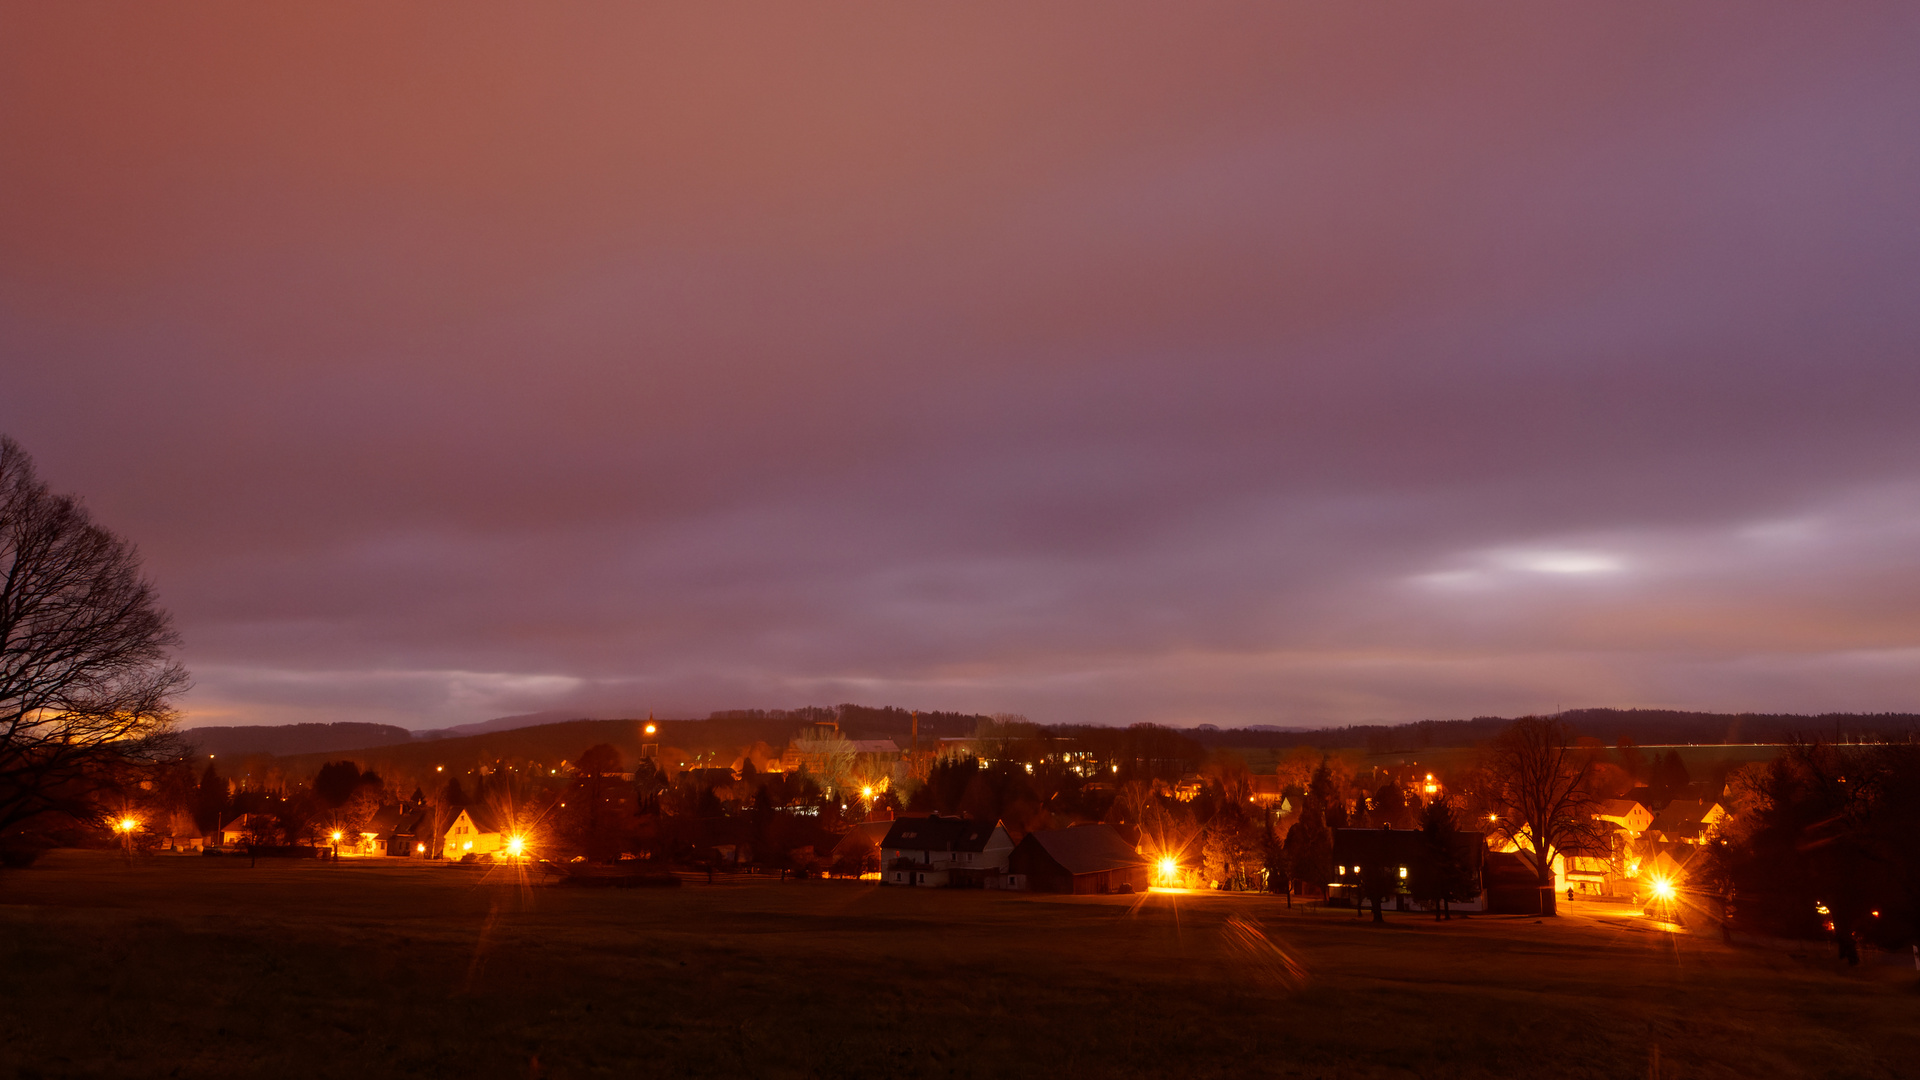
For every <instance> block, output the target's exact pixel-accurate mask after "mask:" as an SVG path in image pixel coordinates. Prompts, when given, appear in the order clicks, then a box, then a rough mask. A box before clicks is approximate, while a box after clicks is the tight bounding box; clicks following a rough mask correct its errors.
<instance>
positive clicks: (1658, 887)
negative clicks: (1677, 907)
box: [1653, 878, 1673, 900]
mask: <svg viewBox="0 0 1920 1080" xmlns="http://www.w3.org/2000/svg"><path fill="white" fill-rule="evenodd" d="M1653 895H1654V896H1656V897H1659V898H1660V899H1661V900H1671V899H1673V882H1671V881H1668V880H1667V879H1666V878H1654V879H1653Z"/></svg>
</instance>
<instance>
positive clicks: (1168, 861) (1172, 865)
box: [1160, 855, 1180, 885]
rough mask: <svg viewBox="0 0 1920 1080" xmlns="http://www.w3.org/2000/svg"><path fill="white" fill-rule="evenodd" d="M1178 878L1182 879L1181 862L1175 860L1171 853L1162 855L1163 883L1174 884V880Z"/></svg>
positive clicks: (1161, 871)
mask: <svg viewBox="0 0 1920 1080" xmlns="http://www.w3.org/2000/svg"><path fill="white" fill-rule="evenodd" d="M1178 880H1180V864H1179V863H1178V862H1177V861H1175V860H1174V857H1173V856H1171V855H1163V856H1161V858H1160V881H1161V883H1162V884H1165V885H1172V884H1173V883H1174V882H1176V881H1178Z"/></svg>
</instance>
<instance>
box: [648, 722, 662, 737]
mask: <svg viewBox="0 0 1920 1080" xmlns="http://www.w3.org/2000/svg"><path fill="white" fill-rule="evenodd" d="M659 730H660V728H659V727H658V726H657V725H655V724H648V725H647V734H649V735H652V734H653V733H654V732H657V731H659Z"/></svg>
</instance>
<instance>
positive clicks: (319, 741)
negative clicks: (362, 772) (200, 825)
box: [180, 723, 413, 757]
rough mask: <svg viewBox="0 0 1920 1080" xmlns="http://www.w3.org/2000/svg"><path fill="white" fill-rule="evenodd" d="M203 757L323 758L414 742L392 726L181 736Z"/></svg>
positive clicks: (284, 727) (211, 730)
mask: <svg viewBox="0 0 1920 1080" xmlns="http://www.w3.org/2000/svg"><path fill="white" fill-rule="evenodd" d="M180 734H181V736H182V737H184V738H185V739H186V740H187V742H188V743H190V744H191V745H192V746H194V748H195V749H196V750H197V751H198V752H199V753H201V754H214V755H217V756H220V757H241V756H244V755H247V754H274V755H276V756H285V755H288V754H323V753H328V752H331V751H336V750H354V749H358V748H360V747H363V746H384V745H388V744H391V743H404V742H411V741H413V732H411V731H408V730H407V729H406V728H403V727H394V726H393V725H392V724H355V723H340V724H276V725H271V726H258V727H203V728H188V729H187V730H185V731H183V732H181V733H180Z"/></svg>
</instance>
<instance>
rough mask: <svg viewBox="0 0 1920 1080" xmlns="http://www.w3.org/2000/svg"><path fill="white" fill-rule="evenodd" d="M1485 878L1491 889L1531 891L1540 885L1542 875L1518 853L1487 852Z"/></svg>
mask: <svg viewBox="0 0 1920 1080" xmlns="http://www.w3.org/2000/svg"><path fill="white" fill-rule="evenodd" d="M1485 875H1486V876H1485V878H1484V879H1483V880H1484V881H1485V882H1486V886H1487V888H1489V889H1531V888H1538V887H1539V885H1540V875H1539V874H1538V873H1537V872H1535V870H1534V866H1533V864H1532V863H1530V862H1528V861H1527V860H1526V859H1525V858H1524V857H1522V856H1521V854H1520V853H1519V852H1517V851H1489V852H1487V861H1486V870H1485Z"/></svg>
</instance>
